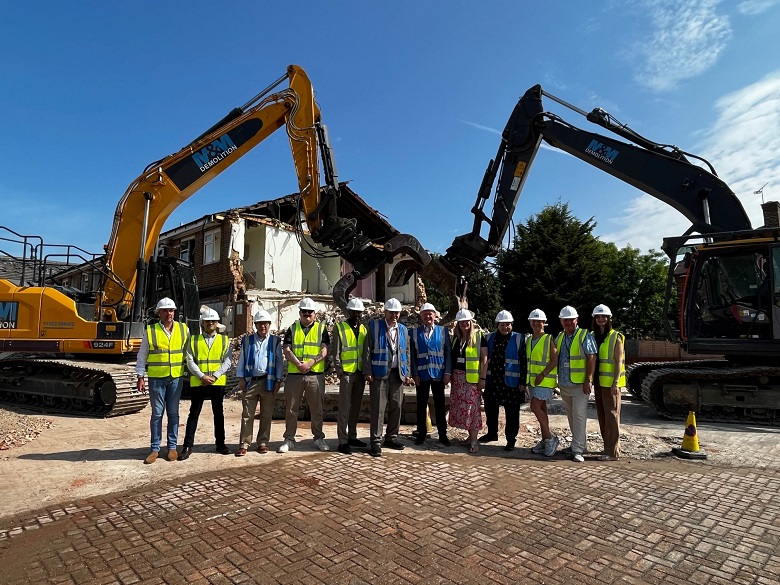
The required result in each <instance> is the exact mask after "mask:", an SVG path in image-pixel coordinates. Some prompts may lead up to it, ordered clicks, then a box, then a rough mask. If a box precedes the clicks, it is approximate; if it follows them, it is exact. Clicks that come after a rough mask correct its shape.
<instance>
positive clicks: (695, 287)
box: [665, 229, 780, 361]
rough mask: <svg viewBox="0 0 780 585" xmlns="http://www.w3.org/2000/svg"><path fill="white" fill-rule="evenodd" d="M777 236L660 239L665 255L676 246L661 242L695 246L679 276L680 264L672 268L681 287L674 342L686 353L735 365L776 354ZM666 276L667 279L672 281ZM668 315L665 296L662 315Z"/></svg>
mask: <svg viewBox="0 0 780 585" xmlns="http://www.w3.org/2000/svg"><path fill="white" fill-rule="evenodd" d="M767 236H770V237H767ZM776 237H777V230H776V229H769V230H751V231H749V232H742V233H740V232H733V233H727V234H708V235H707V236H683V237H681V238H667V239H666V240H665V246H667V247H668V249H667V254H670V252H672V251H674V249H675V246H674V245H672V246H668V245H667V243H666V242H674V243H675V244H680V243H682V241H683V240H685V243H686V244H688V245H690V244H691V242H692V241H694V242H697V243H696V245H695V247H694V251H693V252H692V253H688V254H686V259H687V267H686V268H685V272H684V274H682V273H681V271H680V269H679V266H678V267H677V269H676V270H674V272H676V273H677V274H676V280H677V282H678V283H679V285H681V286H684V287H685V290H684V291H681V297H680V304H679V310H680V332H679V339H680V340H681V341H682V342H683V343H684V344H685V346H686V349H688V351H690V352H692V353H703V354H714V355H727V356H729V358H732V359H738V360H740V361H750V360H751V359H752V358H754V357H757V356H761V355H766V354H767V353H771V352H773V351H777V349H776V343H777V342H776V341H774V340H777V339H780V243H778V241H777V239H776ZM665 249H666V248H665ZM677 252H678V253H679V252H680V249H678V250H677ZM678 253H677V254H675V255H678ZM671 257H673V255H672V254H670V258H671ZM671 272H672V271H671V270H670V279H672V278H675V275H674V274H672V273H671ZM673 312H674V308H672V307H671V304H670V303H669V299H668V298H667V315H670V314H671V313H673Z"/></svg>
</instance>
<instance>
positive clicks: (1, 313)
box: [0, 301, 19, 329]
mask: <svg viewBox="0 0 780 585" xmlns="http://www.w3.org/2000/svg"><path fill="white" fill-rule="evenodd" d="M18 314H19V303H17V302H16V301H9V302H6V303H0V329H16V320H17V316H18Z"/></svg>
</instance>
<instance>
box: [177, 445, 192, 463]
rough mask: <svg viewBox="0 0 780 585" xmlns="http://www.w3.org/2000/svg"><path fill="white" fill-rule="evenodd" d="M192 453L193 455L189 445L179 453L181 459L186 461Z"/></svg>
mask: <svg viewBox="0 0 780 585" xmlns="http://www.w3.org/2000/svg"><path fill="white" fill-rule="evenodd" d="M190 455H192V449H190V448H189V447H184V449H183V450H182V452H181V453H180V454H179V461H186V460H187V459H189V458H190Z"/></svg>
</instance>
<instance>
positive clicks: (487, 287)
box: [423, 254, 501, 329]
mask: <svg viewBox="0 0 780 585" xmlns="http://www.w3.org/2000/svg"><path fill="white" fill-rule="evenodd" d="M433 257H434V259H435V258H437V257H438V255H437V254H434V255H433ZM467 280H468V289H467V291H466V298H467V299H468V303H469V310H471V311H472V312H473V313H474V319H475V320H476V321H477V323H479V324H480V325H481V326H482V327H484V328H488V329H490V328H492V324H493V320H494V319H495V317H496V313H498V311H500V310H501V290H500V285H499V281H498V276H497V275H496V271H495V268H494V267H493V266H492V265H491V264H490V263H489V262H488V261H487V260H485V261H483V262H482V264H480V265H479V266H477V268H475V269H474V270H473V271H472V272H471V273H470V274H469V275H468V277H467ZM423 284H424V285H425V292H426V294H427V295H428V302H430V303H433V305H434V306H435V307H436V308H437V309H439V311H440V312H441V313H446V312H447V311H448V310H449V308H450V304H451V303H453V302H454V300H453V299H452V298H451V297H450V296H448V295H447V294H446V291H442V290H439V289H438V288H437V287H436V285H434V284H433V282H431V281H430V280H428V279H425V278H424V279H423Z"/></svg>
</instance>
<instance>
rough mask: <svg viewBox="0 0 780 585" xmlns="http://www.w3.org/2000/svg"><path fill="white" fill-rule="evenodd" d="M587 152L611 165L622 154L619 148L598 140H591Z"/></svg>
mask: <svg viewBox="0 0 780 585" xmlns="http://www.w3.org/2000/svg"><path fill="white" fill-rule="evenodd" d="M585 152H587V153H588V154H590V155H593V156H595V157H596V158H597V159H599V160H600V161H603V162H605V163H607V164H610V165H611V164H612V163H613V162H615V159H616V158H617V155H618V154H620V151H619V150H617V149H615V148H610V147H609V146H607V145H605V144H601V142H599V141H598V140H591V141H590V144H589V145H588V148H586V149H585Z"/></svg>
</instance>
